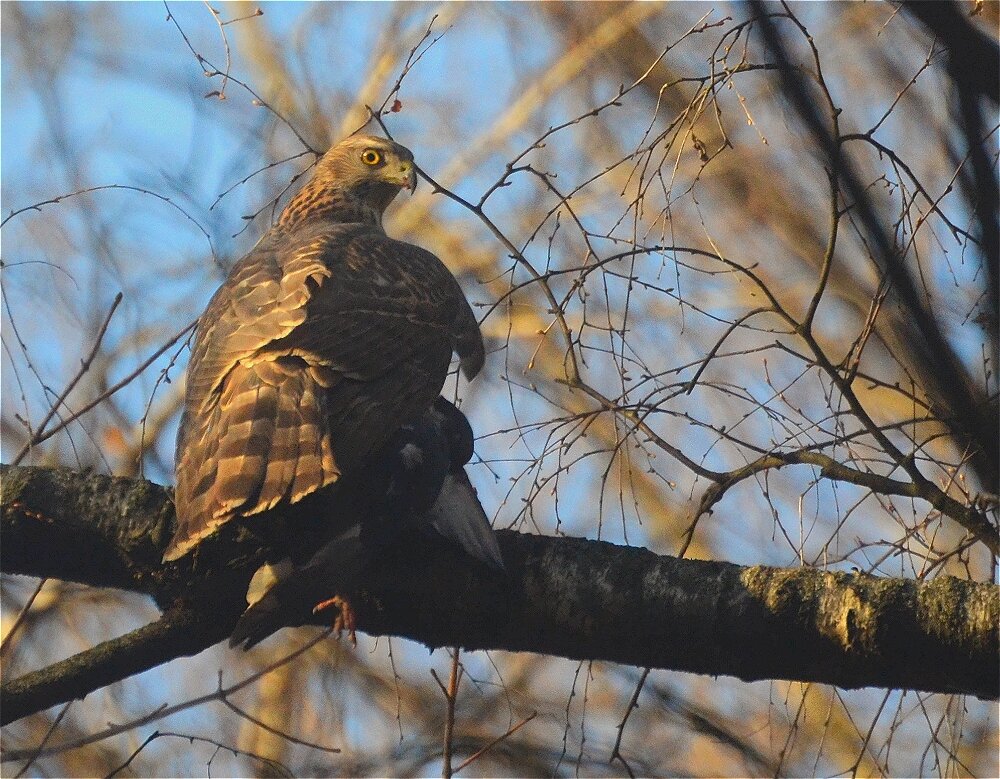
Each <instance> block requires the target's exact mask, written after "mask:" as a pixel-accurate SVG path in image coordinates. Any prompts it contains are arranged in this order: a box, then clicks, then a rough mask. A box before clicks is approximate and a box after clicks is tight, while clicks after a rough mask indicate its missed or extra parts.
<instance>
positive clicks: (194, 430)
mask: <svg viewBox="0 0 1000 779" xmlns="http://www.w3.org/2000/svg"><path fill="white" fill-rule="evenodd" d="M370 152H375V155H370V156H369V159H371V158H372V156H374V157H377V159H378V160H379V164H377V165H373V164H371V163H370V162H368V163H366V162H365V161H364V160H363V159H362V155H365V154H368V153H370ZM412 160H413V155H412V154H411V153H410V152H409V151H408V150H407V149H405V148H403V147H402V146H399V145H397V144H395V143H392V142H391V141H386V140H384V139H381V138H372V137H364V136H357V137H352V138H348V139H347V140H345V141H343V142H341V143H340V144H338V145H337V146H335V147H333V148H332V149H331V150H330V151H329V152H327V154H326V155H324V157H323V158H322V159H321V160H320V162H319V163H318V164H317V170H316V172H315V174H314V176H313V178H312V180H311V181H310V182H309V183H308V184H306V186H305V187H303V189H302V191H300V192H299V194H298V195H296V196H295V197H294V198H293V199H292V201H291V202H290V203H289V205H288V206H287V207H286V209H285V210H284V212H283V213H282V216H281V218H280V219H279V221H278V224H277V225H275V227H273V228H272V229H271V230H270V231H269V232H268V233H267V234H266V235H265V236H264V237H263V238H262V239H261V241H260V242H259V243H258V244H257V246H256V247H255V248H254V249H253V250H252V251H251V252H250V253H249V254H248V255H247V256H246V257H244V258H243V259H242V260H240V261H239V262H238V263H236V265H235V266H234V267H233V269H232V271H231V273H230V275H229V277H228V278H227V279H226V281H225V282H224V283H223V285H222V286H221V287H220V288H219V290H218V291H217V292H216V294H215V296H214V297H213V298H212V300H211V302H210V303H209V305H208V308H207V309H206V310H205V313H204V314H203V316H202V318H201V320H200V321H199V324H198V331H197V335H196V338H195V344H194V347H193V350H192V356H191V363H190V366H189V368H188V384H187V390H186V397H185V407H184V414H183V417H182V419H181V426H180V430H179V433H178V438H177V457H176V461H177V465H176V470H177V490H176V496H175V502H176V505H177V519H178V525H177V532H176V535H175V536H174V539H173V540H172V541H171V543H170V546H169V547H168V549H167V552H166V554H165V555H164V559H165V560H174V559H177V558H179V557H181V556H182V555H184V554H185V553H186V552H187V551H188V550H190V549H191V548H192V547H193V546H195V545H196V544H197V543H198V542H199V541H200V540H201V539H203V538H204V537H206V536H207V535H209V534H210V533H212V532H213V531H214V530H215V529H217V528H218V527H219V526H220V525H222V524H224V523H225V522H228V521H230V520H232V519H234V518H235V517H239V516H248V515H251V514H255V513H258V512H261V511H264V510H266V509H269V508H272V507H273V506H275V505H276V504H278V503H280V502H282V501H287V502H295V501H297V500H299V499H301V498H303V497H305V496H306V495H308V494H310V493H312V492H315V491H316V490H318V489H320V488H321V487H324V486H326V485H328V484H331V483H333V482H335V481H336V480H337V479H338V478H339V477H340V475H341V474H343V473H349V472H351V471H352V470H354V469H357V468H359V467H360V466H361V465H363V464H364V462H365V460H366V459H367V458H368V457H370V456H371V455H372V454H373V453H374V452H375V451H376V450H377V449H378V448H379V447H380V446H382V445H383V444H384V443H385V442H386V441H387V440H388V438H389V437H390V436H391V435H392V434H393V433H394V431H395V430H397V429H398V428H399V427H400V426H401V425H403V424H406V423H408V422H410V421H412V420H414V419H416V418H417V417H419V415H420V414H421V413H423V412H424V410H426V409H427V408H428V407H429V406H430V405H431V404H432V402H433V401H434V399H435V398H436V397H437V395H438V393H439V391H440V390H441V387H442V385H443V383H444V379H445V376H446V374H447V370H448V365H449V363H450V361H451V355H452V351H453V350H454V351H457V352H458V354H459V357H460V358H461V365H462V370H463V373H464V374H465V375H466V377H467V378H470V379H471V378H472V377H473V376H475V375H476V373H478V372H479V369H480V368H481V367H482V364H483V356H484V352H483V342H482V337H481V335H480V333H479V327H478V325H477V323H476V319H475V316H474V315H473V313H472V310H471V308H470V307H469V304H468V302H467V301H466V299H465V296H464V295H463V294H462V291H461V288H460V287H459V285H458V282H457V281H456V280H455V278H454V277H453V276H452V275H451V273H450V272H449V271H448V269H447V268H446V267H445V266H444V265H443V264H442V263H441V261H440V260H439V259H438V258H437V257H435V256H434V255H433V254H431V253H430V252H427V251H425V250H423V249H421V248H419V247H417V246H413V245H412V244H407V243H403V242H401V241H395V240H392V239H391V238H388V237H387V236H386V235H385V232H384V231H383V230H382V225H381V216H382V212H383V211H384V209H385V208H386V206H387V205H388V204H389V202H390V201H391V200H392V198H393V197H394V196H395V194H396V193H398V191H399V189H400V188H401V187H403V186H407V187H410V188H412V186H413V185H414V184H415V181H416V179H415V176H414V170H413V163H412Z"/></svg>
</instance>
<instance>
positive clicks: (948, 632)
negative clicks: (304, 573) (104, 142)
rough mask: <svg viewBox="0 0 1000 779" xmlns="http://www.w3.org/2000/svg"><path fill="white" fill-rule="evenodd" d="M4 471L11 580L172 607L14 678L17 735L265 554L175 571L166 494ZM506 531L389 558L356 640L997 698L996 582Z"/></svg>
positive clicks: (164, 633) (144, 659)
mask: <svg viewBox="0 0 1000 779" xmlns="http://www.w3.org/2000/svg"><path fill="white" fill-rule="evenodd" d="M0 474H2V476H3V496H2V502H0V504H2V514H0V530H2V533H3V541H4V543H3V545H2V547H0V569H2V570H3V572H4V573H8V574H24V575H31V576H47V577H53V578H62V579H70V580H74V581H79V582H84V583H86V584H91V585H94V586H100V587H106V586H111V587H119V588H124V589H128V590H133V591H137V592H144V593H147V594H149V595H151V596H152V597H153V598H155V599H156V601H157V602H158V603H159V604H160V605H161V608H165V609H166V614H165V615H164V617H163V618H162V619H161V620H160V621H159V622H157V623H154V624H153V625H151V626H146V627H144V628H141V629H140V630H138V631H135V632H133V633H131V634H129V635H128V636H124V637H121V638H119V639H114V640H112V641H110V642H106V643H105V644H102V645H100V646H98V647H95V648H93V649H91V650H88V651H86V652H83V653H81V654H80V655H77V656H76V657H74V658H70V659H69V660H67V661H63V662H62V663H59V664H57V665H55V666H50V667H49V668H47V669H43V670H42V671H40V672H35V673H32V674H28V675H26V676H23V677H21V678H20V679H15V680H13V681H6V682H4V684H3V686H2V688H0V711H2V721H3V722H4V723H6V722H10V721H13V720H15V719H18V718H20V717H23V716H26V715H28V714H31V713H34V712H36V711H40V710H42V709H44V708H47V707H49V706H52V705H54V704H56V703H59V702H62V701H66V700H70V699H72V698H74V697H79V696H82V695H85V694H86V693H87V692H89V691H90V690H94V689H97V688H99V687H101V686H104V685H105V684H108V683H109V682H110V681H113V680H116V679H121V678H125V677H127V676H129V675H131V674H133V673H136V672H138V671H141V670H144V669H145V668H149V667H152V666H154V665H157V664H159V663H162V662H165V661H167V660H169V659H172V658H173V657H177V656H181V655H186V654H194V653H196V652H198V651H200V650H201V649H203V648H207V647H209V646H211V645H213V644H215V643H216V642H218V641H219V640H221V639H222V638H224V637H225V636H226V635H228V633H229V631H230V629H231V627H232V625H233V623H234V622H235V620H236V618H237V617H238V616H239V612H240V611H241V609H242V606H243V593H244V592H245V587H246V583H247V581H248V580H249V578H250V576H251V575H252V574H253V571H254V570H255V569H256V567H257V565H258V564H259V563H260V562H261V560H262V559H263V558H264V556H266V554H267V552H266V550H262V549H261V548H260V544H261V542H260V539H259V537H257V536H253V535H251V534H248V533H245V532H243V531H241V530H239V529H238V530H237V531H235V537H226V536H225V534H224V533H223V534H220V535H219V536H216V537H213V538H212V539H209V540H208V541H206V542H205V543H204V544H202V545H201V546H200V547H199V549H198V550H197V551H196V552H195V553H194V554H193V555H189V556H188V557H186V558H183V559H181V560H179V561H177V563H174V564H170V565H166V566H163V565H161V564H160V555H161V554H162V550H163V548H164V547H165V546H166V543H167V539H168V538H169V531H170V529H171V523H172V521H173V519H172V513H173V507H172V504H171V502H170V493H169V491H168V490H167V489H165V488H163V487H160V486H158V485H155V484H151V483H150V482H146V481H143V480H141V479H116V478H110V477H107V476H101V475H97V474H84V473H75V472H73V471H68V470H50V469H43V468H30V467H10V466H2V467H0ZM267 521H268V522H281V521H282V516H281V515H280V514H277V515H275V514H272V515H270V516H268V518H267ZM499 537H500V545H501V548H502V550H503V555H504V560H505V563H506V566H507V568H506V571H505V572H503V573H495V572H491V571H489V570H485V569H483V568H482V567H481V566H479V565H477V564H475V563H474V562H472V561H470V560H469V559H468V558H466V557H465V556H463V555H462V554H461V553H460V552H459V551H458V550H457V549H452V548H451V547H450V546H448V545H447V544H444V543H442V542H437V541H435V540H433V539H429V538H414V539H412V542H411V541H410V540H409V539H408V542H407V543H406V544H405V545H404V544H400V545H399V546H400V548H398V549H393V550H387V552H386V555H385V557H384V558H380V560H379V565H378V566H377V568H376V569H375V570H372V571H370V572H369V573H370V575H366V577H365V581H364V585H363V587H361V588H359V589H358V590H357V591H356V592H351V593H345V594H348V595H349V596H350V598H351V602H352V605H353V607H354V609H355V612H356V614H357V618H358V627H359V628H360V629H362V630H365V631H366V632H368V633H370V634H373V635H386V634H388V635H397V636H403V637H406V638H411V639H414V640H417V641H420V642H422V643H424V644H427V645H428V646H431V647H437V646H462V647H464V648H466V649H472V650H474V649H504V650H511V651H530V652H539V653H544V654H550V655H558V656H562V657H569V658H575V659H592V660H607V661H611V662H617V663H626V664H631V665H636V666H640V667H652V668H669V669H674V670H681V671H688V672H693V673H703V674H712V675H720V674H725V675H730V676H736V677H738V678H740V679H744V680H747V681H752V680H758V679H791V680H801V681H814V682H822V683H827V684H835V685H838V686H840V687H847V688H856V687H865V686H880V687H893V688H906V689H919V690H927V691H932V692H950V693H970V694H974V695H977V696H979V697H982V698H997V697H998V694H1000V669H998V664H997V657H998V654H1000V646H998V635H997V631H996V629H995V628H996V624H997V622H998V620H1000V589H998V588H997V587H996V586H994V585H992V584H989V583H977V582H969V581H964V580H959V579H955V578H952V577H948V576H942V577H939V578H937V579H934V580H932V581H925V582H917V581H911V580H905V579H888V578H878V577H874V576H869V575H866V574H850V573H832V572H824V571H819V570H815V569H809V568H798V569H779V568H768V567H763V566H753V567H741V566H737V565H733V564H731V563H725V562H711V561H697V560H683V559H676V558H673V557H667V556H658V555H655V554H653V553H652V552H650V551H648V550H646V549H639V548H633V547H621V546H615V545H613V544H609V543H605V542H599V541H586V540H583V539H575V538H546V537H539V536H529V535H522V534H519V533H514V532H509V531H501V532H500V533H499ZM300 538H304V543H315V541H311V540H310V539H309V538H308V537H300ZM40 550H45V552H46V554H40V553H39V552H40ZM317 586H318V587H322V583H317ZM310 594H312V593H310ZM329 594H331V595H332V594H333V592H330V593H329ZM315 622H316V624H322V623H323V620H321V619H320V618H315Z"/></svg>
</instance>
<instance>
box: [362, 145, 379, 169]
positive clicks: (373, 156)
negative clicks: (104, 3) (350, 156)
mask: <svg viewBox="0 0 1000 779" xmlns="http://www.w3.org/2000/svg"><path fill="white" fill-rule="evenodd" d="M361 161H362V162H363V163H364V164H365V165H378V164H379V163H380V162H381V161H382V155H381V154H379V153H378V152H377V151H375V149H365V150H364V151H363V152H362V153H361Z"/></svg>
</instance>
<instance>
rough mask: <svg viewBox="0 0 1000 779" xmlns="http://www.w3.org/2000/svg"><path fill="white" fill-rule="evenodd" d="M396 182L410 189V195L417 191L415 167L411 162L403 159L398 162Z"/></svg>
mask: <svg viewBox="0 0 1000 779" xmlns="http://www.w3.org/2000/svg"><path fill="white" fill-rule="evenodd" d="M396 183H398V184H399V186H401V187H403V188H404V189H408V190H410V194H411V195H412V194H413V193H414V192H416V191H417V169H416V168H415V167H414V166H413V163H412V162H410V161H408V160H404V161H403V162H400V163H399V178H398V179H397V181H396Z"/></svg>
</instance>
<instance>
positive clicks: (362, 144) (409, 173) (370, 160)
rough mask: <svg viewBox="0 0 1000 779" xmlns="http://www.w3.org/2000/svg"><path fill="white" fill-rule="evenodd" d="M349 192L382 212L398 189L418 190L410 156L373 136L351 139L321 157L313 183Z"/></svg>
mask: <svg viewBox="0 0 1000 779" xmlns="http://www.w3.org/2000/svg"><path fill="white" fill-rule="evenodd" d="M317 179H322V180H323V183H324V184H326V185H327V186H333V187H336V188H337V189H341V190H344V191H346V192H349V193H350V194H351V195H353V196H354V197H356V198H359V199H360V200H363V201H364V202H365V204H366V205H368V206H370V207H372V208H374V209H376V210H378V211H379V212H381V211H383V210H385V208H386V206H388V205H389V203H391V202H392V199H393V198H394V197H395V196H396V194H397V193H398V192H399V190H400V189H404V188H405V189H408V190H410V191H411V192H412V191H413V190H414V189H416V186H417V171H416V169H415V168H414V167H413V152H411V151H410V150H409V149H407V148H406V147H405V146H400V145H399V144H398V143H393V142H392V141H389V140H386V139H385V138H376V137H375V136H372V135H352V136H351V137H349V138H345V139H344V140H342V141H341V142H340V143H338V144H337V145H336V146H334V147H333V148H332V149H330V151H328V152H327V153H326V154H324V155H323V159H321V160H320V161H319V163H318V165H317V166H316V175H315V179H314V180H317Z"/></svg>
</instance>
